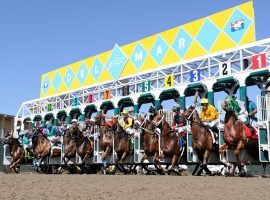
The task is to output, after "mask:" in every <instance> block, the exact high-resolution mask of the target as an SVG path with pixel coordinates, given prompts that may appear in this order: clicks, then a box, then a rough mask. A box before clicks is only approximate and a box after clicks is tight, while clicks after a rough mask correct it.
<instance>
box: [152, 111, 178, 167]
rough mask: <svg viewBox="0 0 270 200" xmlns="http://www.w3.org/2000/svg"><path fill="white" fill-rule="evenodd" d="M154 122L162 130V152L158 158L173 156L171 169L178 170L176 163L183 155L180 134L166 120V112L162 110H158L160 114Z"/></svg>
mask: <svg viewBox="0 0 270 200" xmlns="http://www.w3.org/2000/svg"><path fill="white" fill-rule="evenodd" d="M152 123H153V125H154V126H155V128H159V129H160V131H161V135H160V136H161V138H162V146H161V150H162V153H161V154H160V155H159V157H158V159H160V158H165V157H169V158H172V164H171V166H170V170H174V171H178V167H176V165H177V162H178V159H179V157H180V155H181V151H180V144H179V138H178V136H177V135H176V134H175V132H174V131H173V129H172V128H171V127H170V125H169V124H168V122H167V121H166V120H165V113H164V112H163V111H162V110H160V111H159V112H158V115H157V116H156V117H155V118H154V119H153V121H152Z"/></svg>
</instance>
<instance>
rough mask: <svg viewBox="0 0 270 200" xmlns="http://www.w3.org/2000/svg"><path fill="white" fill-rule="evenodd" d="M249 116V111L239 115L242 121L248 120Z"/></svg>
mask: <svg viewBox="0 0 270 200" xmlns="http://www.w3.org/2000/svg"><path fill="white" fill-rule="evenodd" d="M247 118H248V112H247V111H246V112H244V114H241V115H239V116H238V119H239V120H240V121H241V122H245V121H247Z"/></svg>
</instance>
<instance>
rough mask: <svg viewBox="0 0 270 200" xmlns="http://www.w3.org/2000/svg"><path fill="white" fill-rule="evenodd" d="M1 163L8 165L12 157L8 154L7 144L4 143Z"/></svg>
mask: <svg viewBox="0 0 270 200" xmlns="http://www.w3.org/2000/svg"><path fill="white" fill-rule="evenodd" d="M3 158H4V159H3V165H10V163H11V161H12V157H11V155H10V151H9V145H7V144H5V145H4V155H3Z"/></svg>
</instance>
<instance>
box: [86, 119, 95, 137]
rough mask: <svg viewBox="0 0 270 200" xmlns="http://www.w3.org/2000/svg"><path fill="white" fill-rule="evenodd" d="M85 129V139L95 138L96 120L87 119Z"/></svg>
mask: <svg viewBox="0 0 270 200" xmlns="http://www.w3.org/2000/svg"><path fill="white" fill-rule="evenodd" d="M84 122H85V128H84V129H83V136H84V137H93V135H94V122H95V120H94V119H88V118H86V119H85V121H84Z"/></svg>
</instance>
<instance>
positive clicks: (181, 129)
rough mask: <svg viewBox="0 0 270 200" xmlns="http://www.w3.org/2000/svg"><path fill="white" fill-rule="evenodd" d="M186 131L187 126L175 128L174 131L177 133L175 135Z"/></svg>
mask: <svg viewBox="0 0 270 200" xmlns="http://www.w3.org/2000/svg"><path fill="white" fill-rule="evenodd" d="M187 129H188V127H187V126H181V127H177V128H176V131H177V133H182V132H185V133H186V132H187Z"/></svg>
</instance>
